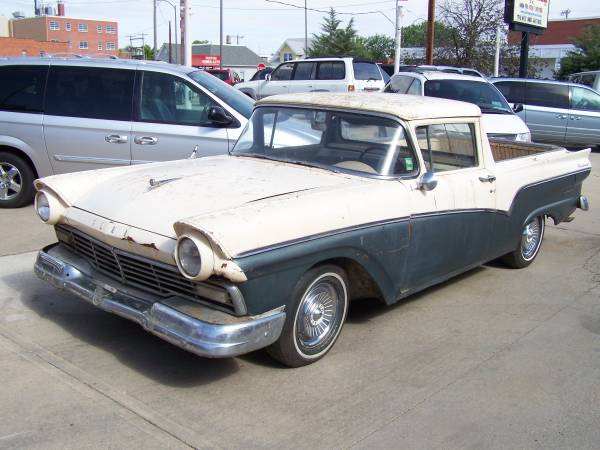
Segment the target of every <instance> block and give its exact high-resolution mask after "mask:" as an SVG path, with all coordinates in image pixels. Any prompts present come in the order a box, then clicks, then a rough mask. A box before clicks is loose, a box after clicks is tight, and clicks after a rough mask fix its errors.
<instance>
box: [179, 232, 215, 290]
mask: <svg viewBox="0 0 600 450" xmlns="http://www.w3.org/2000/svg"><path fill="white" fill-rule="evenodd" d="M175 262H176V263H177V267H179V271H180V272H181V273H182V274H183V276H185V277H186V278H189V279H191V280H195V281H201V280H206V279H207V278H208V277H210V276H211V275H212V274H213V270H214V264H215V257H214V253H213V250H212V248H211V246H210V244H209V243H208V241H207V239H206V238H205V237H204V236H201V235H184V236H180V237H179V239H178V240H177V245H176V246H175Z"/></svg>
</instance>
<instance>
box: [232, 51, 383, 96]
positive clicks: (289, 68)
mask: <svg viewBox="0 0 600 450" xmlns="http://www.w3.org/2000/svg"><path fill="white" fill-rule="evenodd" d="M384 85H385V83H384V81H383V75H382V70H381V69H380V68H379V66H378V65H377V64H375V63H374V62H371V61H367V60H362V59H356V58H308V59H302V60H297V61H288V62H284V63H282V64H280V65H278V66H277V67H276V68H275V69H274V70H273V72H272V73H271V74H268V75H267V76H266V78H265V79H264V80H255V81H248V82H245V83H239V84H236V85H235V88H236V89H239V90H240V91H241V92H243V93H244V94H246V95H248V96H249V97H251V98H253V99H255V100H257V99H261V98H264V97H268V96H269V95H275V94H287V93H294V92H354V91H356V92H362V91H366V92H376V91H379V90H380V89H381V88H382V87H383V86H384Z"/></svg>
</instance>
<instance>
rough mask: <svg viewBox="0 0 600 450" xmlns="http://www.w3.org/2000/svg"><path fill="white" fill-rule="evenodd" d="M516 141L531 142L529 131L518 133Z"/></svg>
mask: <svg viewBox="0 0 600 450" xmlns="http://www.w3.org/2000/svg"><path fill="white" fill-rule="evenodd" d="M515 140H516V141H517V142H531V133H530V132H527V133H519V134H517V138H516V139H515Z"/></svg>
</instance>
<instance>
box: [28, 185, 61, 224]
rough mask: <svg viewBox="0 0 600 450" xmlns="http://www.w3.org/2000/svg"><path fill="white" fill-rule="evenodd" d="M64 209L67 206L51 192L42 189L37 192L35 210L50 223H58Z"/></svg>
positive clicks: (43, 219)
mask: <svg viewBox="0 0 600 450" xmlns="http://www.w3.org/2000/svg"><path fill="white" fill-rule="evenodd" d="M64 211H65V206H64V205H63V204H62V203H61V202H60V200H58V198H56V197H55V196H54V195H52V193H51V192H47V191H45V190H41V191H39V192H38V193H37V194H35V212H36V213H37V215H38V217H39V218H40V219H42V221H44V222H45V223H47V224H48V225H54V224H56V223H58V221H59V220H60V218H61V217H62V215H63V212H64Z"/></svg>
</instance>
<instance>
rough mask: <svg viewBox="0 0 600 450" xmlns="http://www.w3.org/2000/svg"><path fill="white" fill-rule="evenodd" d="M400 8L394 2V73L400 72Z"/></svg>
mask: <svg viewBox="0 0 600 450" xmlns="http://www.w3.org/2000/svg"><path fill="white" fill-rule="evenodd" d="M402 15H403V14H402V6H401V5H400V0H396V50H395V51H394V73H398V72H399V71H400V52H401V51H402Z"/></svg>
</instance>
